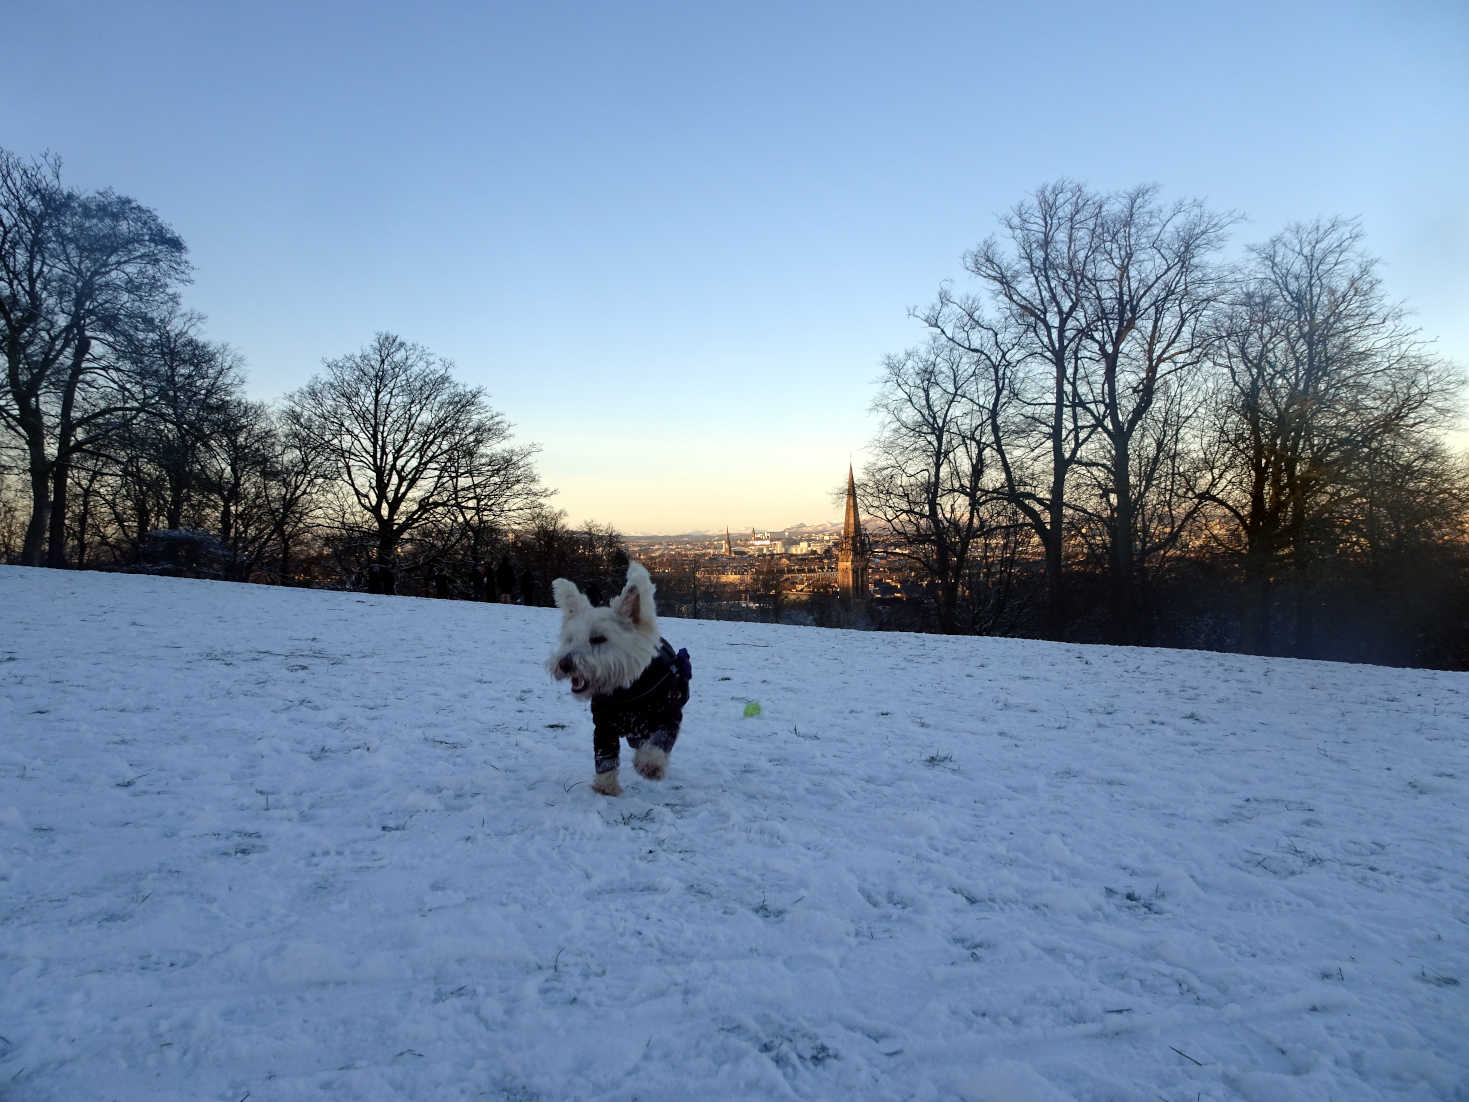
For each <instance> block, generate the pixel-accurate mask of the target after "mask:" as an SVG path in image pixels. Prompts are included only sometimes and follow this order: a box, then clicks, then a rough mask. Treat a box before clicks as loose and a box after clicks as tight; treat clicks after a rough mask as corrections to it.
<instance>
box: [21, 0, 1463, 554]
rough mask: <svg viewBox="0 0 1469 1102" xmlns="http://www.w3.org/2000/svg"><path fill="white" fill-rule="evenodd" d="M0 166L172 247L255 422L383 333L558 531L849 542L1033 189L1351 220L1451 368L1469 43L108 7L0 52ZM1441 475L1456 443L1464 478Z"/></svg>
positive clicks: (1225, 17) (1172, 30)
mask: <svg viewBox="0 0 1469 1102" xmlns="http://www.w3.org/2000/svg"><path fill="white" fill-rule="evenodd" d="M5 26H6V30H5V33H6V38H7V40H8V49H7V51H6V54H7V60H6V65H5V67H4V69H3V71H0V87H3V102H4V103H5V111H4V125H3V127H0V145H3V146H4V147H5V148H7V149H10V150H12V151H14V152H16V153H18V154H21V155H24V156H31V155H35V154H39V153H41V152H43V151H45V150H51V151H54V152H55V153H57V154H59V155H60V156H61V158H62V160H63V164H64V170H63V171H64V178H65V180H66V181H67V182H68V183H69V184H70V185H72V186H74V187H78V188H84V189H97V188H112V189H115V190H116V191H118V192H120V193H122V194H126V195H130V196H132V197H134V198H136V199H138V200H139V201H141V202H143V203H145V204H147V205H148V206H150V207H152V208H153V209H154V210H156V211H157V212H158V213H159V214H160V215H161V216H162V217H163V218H164V219H165V220H166V221H168V222H170V223H171V224H172V225H173V226H174V227H175V228H176V229H177V230H178V231H179V233H180V234H181V235H182V236H183V238H184V240H185V241H186V242H187V243H188V245H189V247H190V251H191V255H192V259H193V263H194V266H195V278H194V283H193V285H192V286H191V287H189V288H187V289H186V291H185V305H187V306H188V307H190V308H192V309H195V310H198V311H200V312H202V313H203V314H205V315H207V317H208V322H207V324H206V326H205V333H206V335H207V336H209V337H210V338H211V339H213V340H217V341H224V342H226V343H228V344H230V345H231V346H233V347H234V348H236V349H237V350H238V351H239V352H240V353H241V354H242V355H243V356H244V359H245V364H246V371H247V373H248V380H249V390H250V393H251V395H252V397H255V398H258V399H261V400H274V399H276V398H279V397H281V396H283V395H284V394H286V393H288V392H289V391H291V390H294V389H295V388H297V387H299V386H301V385H302V384H303V383H305V382H306V380H307V379H308V378H309V377H310V376H311V375H312V374H313V373H314V372H315V371H316V370H317V369H318V368H319V366H320V363H321V361H322V360H323V359H324V358H332V357H337V356H342V355H345V354H347V353H351V352H355V351H357V350H358V349H360V348H362V347H363V346H364V345H365V344H366V343H367V342H368V341H369V340H370V339H371V338H372V335H373V333H374V332H375V331H377V330H390V331H392V332H395V333H398V334H400V335H402V336H403V337H405V338H406V339H408V340H410V341H414V342H417V343H419V344H422V345H424V346H426V347H427V348H429V349H431V350H432V351H433V352H435V353H436V354H438V355H440V356H443V357H446V358H449V359H451V360H453V361H454V362H455V364H456V365H457V374H458V376H459V377H460V378H461V379H462V380H463V381H465V382H467V383H470V384H473V385H477V386H482V387H484V389H485V390H486V392H487V393H488V394H489V396H490V401H491V403H492V404H493V405H494V406H495V407H496V408H498V409H500V410H502V411H504V412H505V413H506V414H507V415H508V417H509V418H510V420H511V421H512V422H513V423H514V424H515V425H516V433H517V439H518V440H521V441H534V442H536V443H537V444H539V445H540V447H541V452H540V456H539V459H538V466H539V470H540V472H541V476H542V478H543V480H544V481H545V483H546V484H547V485H549V486H551V487H553V488H554V489H556V490H557V491H558V493H557V496H556V498H555V499H554V503H555V504H556V505H557V506H558V507H560V508H563V509H565V510H566V511H567V513H568V515H569V518H570V519H571V521H572V522H574V523H575V522H583V521H589V520H596V521H599V522H603V523H609V524H612V525H614V526H615V527H617V528H618V529H620V530H621V531H623V532H625V533H628V534H638V533H648V532H675V531H686V530H691V529H709V530H715V529H717V530H720V531H722V530H723V529H724V527H725V526H726V525H728V526H730V527H731V528H734V529H736V530H740V529H749V528H751V527H761V528H766V527H770V528H779V527H784V526H787V525H791V524H796V523H799V522H819V521H831V520H837V519H839V518H840V516H841V501H840V498H839V497H836V496H834V494H835V493H836V492H837V491H839V490H840V489H841V488H842V487H843V485H844V482H845V478H846V471H847V464H848V462H849V460H851V461H853V462H854V463H855V464H856V466H857V469H858V472H859V474H860V472H861V467H862V462H863V453H864V449H865V448H866V446H867V444H868V443H869V441H870V440H871V438H872V436H873V434H874V432H875V430H876V422H875V420H874V418H873V417H872V415H871V414H870V413H869V405H870V403H871V401H872V399H873V396H874V391H875V379H876V376H877V374H878V372H879V369H880V364H881V360H882V358H883V356H884V355H885V354H888V353H892V352H898V351H901V350H902V349H903V348H904V347H906V346H909V345H913V344H916V343H918V342H919V341H921V339H922V336H923V333H922V328H921V326H920V325H919V324H918V323H917V322H915V321H913V320H912V319H910V318H909V317H908V316H907V312H908V310H909V308H911V307H915V306H922V305H924V304H926V303H927V302H929V301H930V300H931V299H932V298H933V296H934V294H935V292H936V290H937V288H938V286H939V284H940V283H941V282H942V281H944V280H954V281H955V282H956V284H960V285H963V281H964V273H963V268H962V265H961V256H962V254H963V253H964V252H965V251H966V250H967V249H970V248H973V247H974V246H975V245H976V244H977V243H978V242H980V241H981V240H982V239H983V238H984V237H986V236H987V235H989V234H991V233H993V232H994V231H995V230H996V228H997V215H999V214H1000V213H1002V212H1003V211H1004V210H1006V209H1007V208H1009V207H1011V206H1013V205H1014V204H1015V203H1016V202H1018V201H1020V200H1022V199H1023V198H1025V197H1026V196H1027V194H1028V193H1030V192H1032V191H1033V190H1034V189H1035V187H1036V186H1037V185H1039V184H1041V183H1043V182H1045V181H1048V180H1053V179H1056V178H1058V177H1063V176H1065V177H1070V178H1074V179H1077V180H1081V181H1083V182H1085V183H1086V184H1087V185H1089V186H1091V187H1093V188H1096V189H1102V190H1107V189H1114V188H1123V187H1128V186H1132V185H1135V184H1139V183H1148V182H1151V183H1156V184H1158V185H1159V187H1160V189H1161V194H1162V197H1163V198H1164V199H1169V200H1171V199H1177V198H1189V197H1199V198H1201V199H1204V200H1206V201H1207V202H1208V203H1209V204H1210V205H1212V206H1213V207H1215V208H1217V209H1221V210H1236V211H1239V212H1240V213H1241V214H1243V215H1244V216H1245V217H1246V219H1247V220H1246V221H1245V222H1244V223H1243V224H1242V225H1241V226H1239V227H1238V228H1237V229H1236V230H1235V231H1234V233H1233V235H1232V238H1231V244H1230V255H1236V254H1238V253H1239V252H1241V251H1242V250H1243V249H1244V247H1245V246H1247V245H1249V244H1251V243H1254V242H1259V241H1262V240H1264V239H1265V238H1268V237H1269V236H1271V235H1272V234H1274V233H1275V232H1277V231H1278V230H1280V229H1282V228H1283V227H1284V226H1285V225H1286V224H1287V223H1288V222H1291V221H1295V220H1308V219H1312V218H1315V217H1317V216H1318V215H1324V216H1330V215H1335V214H1340V215H1346V216H1349V217H1350V216H1358V217H1360V218H1361V220H1362V227H1363V230H1364V231H1365V234H1366V248H1367V250H1368V251H1369V252H1371V253H1373V254H1375V255H1377V256H1379V257H1381V258H1382V262H1383V263H1382V275H1383V278H1384V283H1385V286H1386V288H1387V290H1388V293H1389V295H1390V297H1392V298H1395V299H1401V300H1403V301H1405V302H1406V303H1407V305H1408V306H1409V307H1410V308H1411V309H1412V310H1413V311H1414V313H1415V320H1416V322H1417V324H1419V325H1421V327H1422V329H1423V331H1424V334H1425V336H1428V337H1431V338H1437V340H1438V347H1439V350H1440V351H1441V353H1442V354H1444V355H1445V356H1447V357H1449V358H1451V359H1454V360H1457V361H1458V362H1460V363H1464V364H1469V308H1466V305H1469V266H1466V265H1465V264H1464V261H1463V257H1464V255H1465V254H1466V253H1469V202H1466V183H1465V182H1466V180H1469V6H1466V5H1465V4H1463V3H1462V2H1461V0H1406V2H1404V3H1388V2H1382V3H1377V2H1353V0H1347V2H1344V3H1331V4H1326V3H1292V2H1283V3H1239V4H1230V5H1215V4H1190V5H1171V4H1148V3H1142V2H1124V3H1120V4H1109V5H1096V4H1077V3H1053V4H1048V5H1043V6H1036V5H1024V4H1005V5H999V4H984V3H954V4H949V3H935V4H923V5H914V4H873V3H840V4H838V3H811V4H773V3H722V2H721V3H709V4H704V3H672V2H668V3H633V2H628V3H560V2H553V3H484V4H456V3H434V2H429V3H423V4H418V5H411V6H410V5H404V4H389V3H381V2H364V3H353V2H337V3H311V2H307V3H301V4H296V3H290V4H286V3H278V2H274V0H267V2H263V3H254V4H249V5H224V4H198V3H188V2H182V0H180V2H168V0H164V2H156V3H136V4H133V3H130V4H106V3H100V2H95V3H90V2H88V3H84V2H76V0H55V2H51V3H47V4H29V5H24V6H22V7H21V8H20V9H19V10H17V11H14V12H11V13H10V14H9V15H7V18H6V21H5ZM1461 439H1463V438H1462V437H1461Z"/></svg>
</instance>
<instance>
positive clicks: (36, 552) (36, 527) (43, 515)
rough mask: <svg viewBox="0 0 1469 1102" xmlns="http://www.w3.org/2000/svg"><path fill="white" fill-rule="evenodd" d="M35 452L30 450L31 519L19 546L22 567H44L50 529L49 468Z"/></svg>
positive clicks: (43, 458)
mask: <svg viewBox="0 0 1469 1102" xmlns="http://www.w3.org/2000/svg"><path fill="white" fill-rule="evenodd" d="M42 447H44V445H42ZM36 450H37V449H36V448H35V447H32V448H31V519H30V521H29V522H28V523H27V524H26V535H25V542H24V543H23V544H22V545H21V552H20V561H21V564H22V565H23V566H44V565H45V562H46V535H47V532H48V531H49V530H50V527H51V480H50V479H49V478H48V477H47V475H48V473H49V466H48V464H47V462H46V457H45V455H44V453H43V454H41V455H40V456H37V455H36Z"/></svg>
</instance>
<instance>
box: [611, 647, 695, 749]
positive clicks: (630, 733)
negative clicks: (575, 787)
mask: <svg viewBox="0 0 1469 1102" xmlns="http://www.w3.org/2000/svg"><path fill="white" fill-rule="evenodd" d="M693 676H694V667H693V663H692V662H691V661H690V660H689V652H688V651H687V650H680V651H679V652H678V653H677V654H675V653H674V652H673V647H672V646H671V645H670V644H669V642H668V640H667V639H659V640H658V653H657V654H655V655H654V656H653V660H652V661H651V662H649V663H648V667H647V669H645V670H643V672H642V673H641V674H639V675H638V679H637V680H636V681H634V682H633V683H632V684H631V685H628V686H627V687H626V688H622V689H618V690H617V691H616V692H613V693H608V694H606V695H605V696H594V697H592V728H593V733H592V750H593V752H594V753H595V754H596V757H597V772H598V773H610V772H612V771H613V770H615V769H616V768H617V762H618V757H619V752H620V748H621V740H622V739H627V744H628V745H629V746H631V747H632V748H633V749H634V750H636V749H637V748H638V747H639V746H641V745H642V744H643V743H644V742H650V743H652V744H653V745H654V746H656V747H657V748H658V749H659V750H662V751H663V752H664V753H665V754H666V753H668V752H669V751H670V750H672V749H673V744H674V741H675V740H676V739H677V738H678V728H679V724H680V723H682V722H683V706H684V705H685V704H687V703H688V702H689V681H690V680H692V678H693Z"/></svg>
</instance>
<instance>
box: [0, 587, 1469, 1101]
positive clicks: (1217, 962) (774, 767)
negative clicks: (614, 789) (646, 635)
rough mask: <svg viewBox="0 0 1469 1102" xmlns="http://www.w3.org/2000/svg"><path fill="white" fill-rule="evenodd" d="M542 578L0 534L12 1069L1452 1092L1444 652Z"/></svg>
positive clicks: (1464, 1051) (174, 1086)
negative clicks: (71, 554)
mask: <svg viewBox="0 0 1469 1102" xmlns="http://www.w3.org/2000/svg"><path fill="white" fill-rule="evenodd" d="M556 616H557V614H556V613H555V612H553V611H550V610H541V609H523V608H514V607H508V606H491V605H475V604H469V603H458V602H435V601H425V600H413V599H406V598H385V597H367V596H362V595H358V594H340V593H320V592H301V591H293V590H282V589H269V588H264V587H247V586H237V585H226V584H219V583H204V582H190V581H170V580H161V579H151V578H140V577H115V576H103V575H94V574H79V573H61V572H53V571H46V570H21V569H14V568H8V569H0V633H3V634H0V1098H3V1099H6V1100H7V1102H8V1100H12V1099H14V1100H21V1099H24V1100H26V1102H30V1100H42V1099H58V1100H60V1099H65V1100H78V1099H85V1100H104V1099H127V1100H131V1099H149V1100H153V1099H188V1100H191V1102H192V1100H200V1099H218V1100H224V1102H241V1100H243V1099H246V1098H248V1099H252V1100H255V1102H260V1100H265V1099H271V1100H278V1099H287V1100H289V1099H321V1098H344V1099H405V1098H407V1099H419V1100H429V1099H433V1100H442V1099H460V1098H464V1099H471V1098H492V1099H517V1100H528V1099H548V1100H551V1099H568V1098H606V1099H632V1098H638V1099H643V1100H650V1099H668V1100H673V1099H704V1098H775V1099H778V1098H803V1099H868V1098H871V1099H908V1098H914V1099H948V1098H969V1099H995V1100H1004V1102H1009V1100H1024V1099H1065V1098H1082V1099H1159V1098H1161V1099H1168V1100H1176V1102H1183V1100H1185V1099H1187V1100H1196V1099H1234V1098H1243V1099H1261V1100H1264V1099H1290V1100H1296V1099H1323V1100H1324V1099H1332V1100H1341V1099H1359V1098H1412V1099H1428V1098H1449V1099H1452V1098H1460V1099H1463V1098H1469V839H1466V828H1469V799H1466V794H1469V678H1466V677H1465V676H1464V675H1460V674H1446V673H1427V672H1418V671H1404V670H1388V669H1379V668H1373V667H1362V666H1346V665H1328V664H1322V663H1311V662H1288V661H1264V660H1259V659H1254V658H1244V657H1236V656H1226V655H1217V654H1196V653H1183V652H1170V651H1145V650H1126V649H1107V648H1096V647H1075V646H1057V645H1050V644H1042V643H1033V642H1021V641H1010V640H995V639H945V638H937V637H926V636H902V635H879V634H861V633H846V632H836V631H822V630H815V629H799V628H777V627H766V626H756V625H731V624H722V623H710V622H699V621H671V620H669V621H664V623H663V630H664V634H665V635H666V636H668V638H669V639H670V640H671V641H672V642H673V643H674V645H675V646H683V647H687V648H688V649H689V650H690V651H691V652H692V655H693V661H694V684H693V691H694V696H693V700H692V702H691V704H690V706H689V709H688V712H687V714H686V717H685V724H684V732H683V736H682V737H681V739H680V740H679V743H678V747H677V750H676V751H675V753H674V755H673V759H672V768H671V770H670V777H669V779H668V780H667V781H665V782H664V783H662V784H655V783H651V782H648V781H645V780H643V779H642V778H640V777H638V776H637V775H636V774H635V773H633V772H632V770H631V768H628V767H627V766H628V764H629V760H630V755H629V754H627V753H626V752H625V753H624V769H623V785H624V787H625V789H626V794H625V795H624V797H623V798H621V799H616V800H614V799H607V798H604V797H600V796H598V795H596V794H594V793H593V792H591V791H590V790H589V788H588V786H587V784H586V783H585V782H586V781H587V779H588V778H589V776H590V773H591V765H592V750H591V721H590V718H589V716H588V714H587V711H586V708H585V707H584V706H582V705H578V704H577V703H576V702H575V701H573V700H572V699H571V697H570V696H569V694H568V693H567V691H566V688H565V685H564V684H562V685H560V686H558V685H556V684H554V683H552V682H551V681H550V679H549V678H547V676H546V674H545V671H544V669H543V668H542V665H541V663H542V661H543V659H544V657H545V656H546V654H547V653H549V651H550V649H551V647H552V644H553V640H554V636H555V630H556V625H557V620H556ZM750 700H757V701H759V703H760V704H761V706H762V708H763V713H762V714H761V715H759V716H757V717H754V718H745V717H744V715H743V713H744V709H745V705H746V703H747V702H748V701H750Z"/></svg>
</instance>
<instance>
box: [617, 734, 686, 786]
mask: <svg viewBox="0 0 1469 1102" xmlns="http://www.w3.org/2000/svg"><path fill="white" fill-rule="evenodd" d="M676 738H679V732H673V733H671V735H670V733H667V732H654V735H652V738H649V739H648V741H646V742H643V741H640V739H639V742H638V752H636V754H633V768H635V770H638V771H639V773H640V774H642V776H645V777H648V780H663V779H664V776H665V774H667V773H668V751H670V749H673V741H674V739H676ZM629 742H630V741H629Z"/></svg>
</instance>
